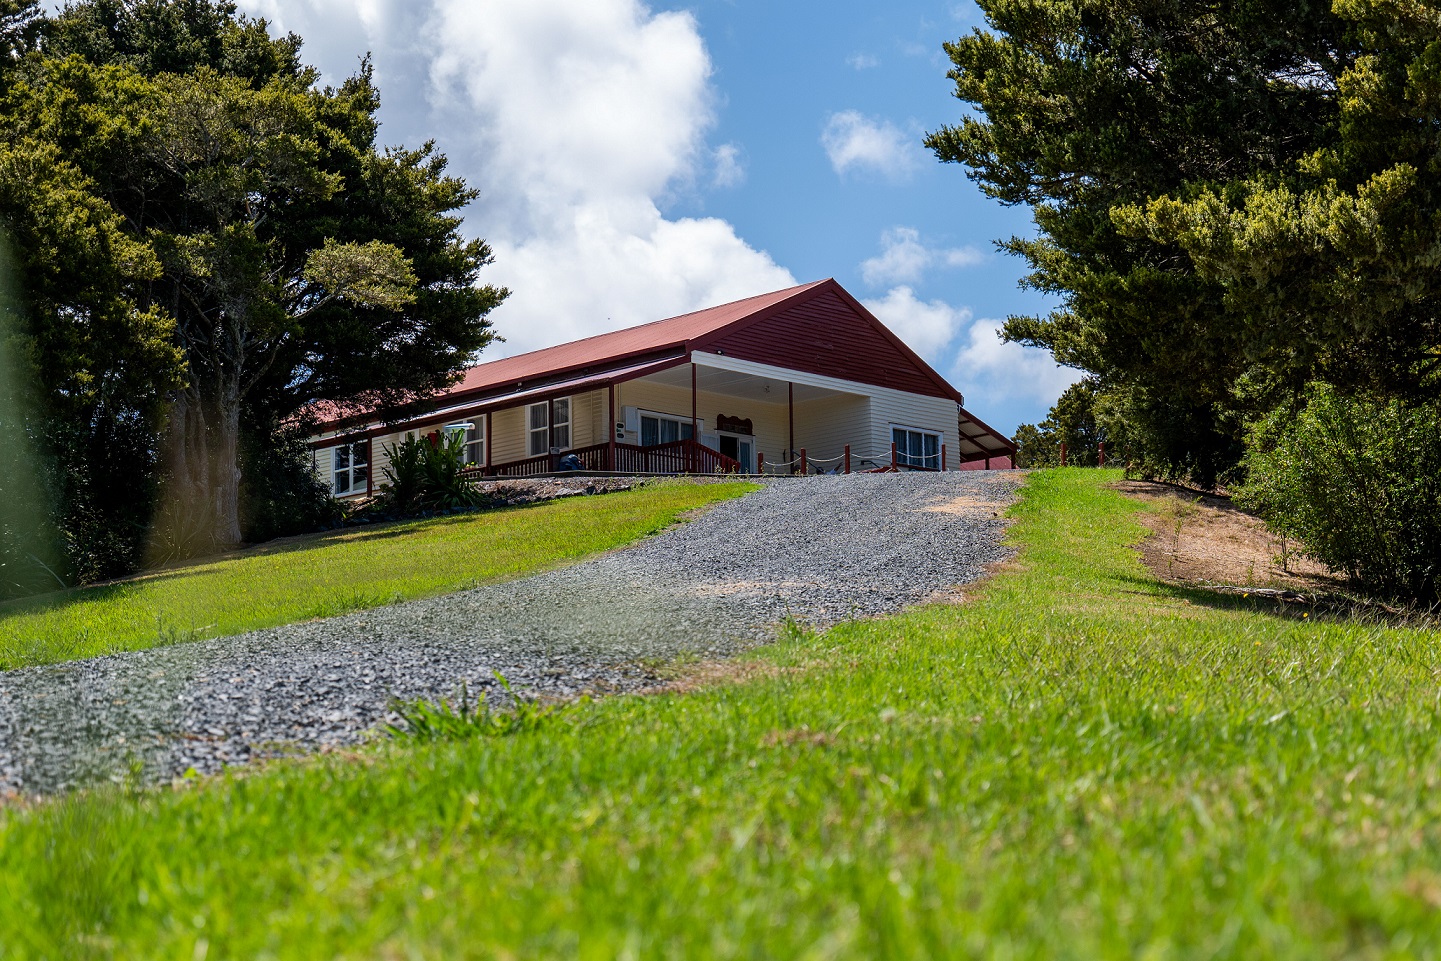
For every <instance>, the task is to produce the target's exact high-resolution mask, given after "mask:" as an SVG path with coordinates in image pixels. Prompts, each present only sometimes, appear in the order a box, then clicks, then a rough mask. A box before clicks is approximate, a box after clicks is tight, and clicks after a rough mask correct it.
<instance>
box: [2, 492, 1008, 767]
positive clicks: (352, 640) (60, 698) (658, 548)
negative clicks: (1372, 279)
mask: <svg viewBox="0 0 1441 961" xmlns="http://www.w3.org/2000/svg"><path fill="white" fill-rule="evenodd" d="M1018 480H1019V478H1018V475H1015V474H1002V473H979V472H977V473H963V474H954V473H953V474H899V475H866V474H853V475H849V476H839V477H834V476H831V477H810V478H803V479H787V480H782V481H773V482H770V483H768V484H767V485H766V486H765V487H764V489H762V490H760V491H758V492H756V493H754V494H750V495H748V496H746V497H744V498H741V499H739V500H735V501H730V502H726V503H724V504H720V505H718V506H716V507H715V508H714V509H712V510H710V511H709V512H707V513H705V514H703V515H702V516H700V517H699V518H697V519H695V520H692V521H691V522H690V523H687V524H684V525H681V526H678V527H675V528H672V529H670V530H668V531H666V532H664V533H662V534H660V535H658V536H656V537H652V538H649V539H647V540H645V541H642V542H640V543H638V544H636V545H634V546H632V547H629V548H627V549H625V550H621V551H617V552H614V553H611V554H608V555H604V556H601V557H598V558H595V559H593V560H589V561H585V562H583V563H580V564H577V565H575V566H573V567H570V568H566V569H564V570H559V571H555V572H551V573H547V574H541V575H538V576H535V577H529V578H525V579H522V580H519V581H514V582H511V583H507V584H497V585H490V586H487V587H481V588H477V589H474V590H470V591H465V592H462V593H459V594H451V595H448V596H445V597H438V598H432V599H429V600H422V601H411V602H407V603H403V604H398V605H395V606H392V607H386V608H379V609H376V610H371V611H364V612H360V613H355V614H349V615H346V616H343V617H337V618H331V619H328V620H324V621H312V622H309V623H305V624H294V625H289V626H286V627H281V628H273V629H270V630H264V631H257V632H254V633H251V634H245V635H241V636H238V637H228V638H216V639H214V640H207V641H199V642H195V643H188V644H178V645H175V646H172V647H165V648H156V649H152V650H148V651H136V652H130V653H125V654H117V655H111V656H108V657H101V658H94V659H91V660H86V661H76V662H70V663H65V664H59V665H53V666H47V667H38V668H27V669H24V670H20V671H11V672H7V673H0V795H3V794H6V793H15V792H25V793H31V792H37V793H49V792H53V791H57V790H62V789H65V788H69V787H74V786H77V785H81V784H85V783H93V782H94V781H96V780H104V779H112V780H113V779H116V778H120V777H123V776H124V775H125V774H126V772H128V771H131V770H141V771H143V772H144V775H145V776H146V777H148V778H152V779H164V778H168V777H173V776H176V775H179V774H182V773H184V772H185V771H187V770H188V769H191V768H194V769H195V770H196V771H199V772H201V773H208V772H213V771H217V770H220V769H221V768H222V767H224V766H225V765H228V764H239V763H244V762H246V761H250V760H253V759H256V758H260V757H269V756H276V755H281V754H287V753H296V752H300V751H307V750H314V749H317V748H324V747H326V746H335V745H341V744H348V743H354V742H356V741H359V740H362V739H363V738H365V737H367V736H371V733H370V732H372V731H373V729H374V728H375V727H376V726H377V725H379V724H383V723H385V722H387V720H392V719H393V716H392V715H389V714H388V705H389V704H390V702H391V700H392V698H402V699H410V698H418V697H426V698H432V699H434V698H440V697H450V696H453V695H454V694H455V693H456V691H457V689H458V688H459V685H460V684H461V683H464V684H465V685H467V686H468V688H469V690H470V691H471V692H472V694H476V693H480V692H484V693H485V694H486V696H487V697H488V698H489V699H490V702H491V703H498V702H500V701H502V700H503V698H504V695H503V692H501V691H500V689H499V684H498V682H497V681H496V680H495V677H494V673H495V672H499V673H500V674H502V675H503V676H504V677H505V678H506V679H507V680H508V681H509V682H510V684H511V686H512V687H513V688H514V689H515V690H516V691H518V692H522V693H524V694H526V695H540V696H558V697H568V696H573V695H577V694H580V693H583V692H591V693H611V692H624V691H635V690H641V689H645V688H647V687H653V686H655V684H656V683H657V680H658V677H657V668H658V667H659V666H660V665H662V664H663V663H664V662H665V661H667V660H671V659H674V658H676V657H678V656H681V655H692V656H698V657H701V658H715V657H724V656H726V655H729V654H733V653H736V652H737V651H740V650H743V649H745V648H746V647H749V646H752V645H755V644H757V643H763V642H765V641H767V640H769V639H771V638H773V637H774V636H775V628H776V625H777V623H778V622H780V621H781V620H782V619H784V618H785V617H787V616H791V617H794V618H795V619H796V620H798V621H802V622H805V623H807V624H810V625H813V626H816V627H825V626H828V625H831V624H834V623H836V622H838V621H841V620H845V619H848V618H853V617H865V616H871V615H880V614H888V613H892V612H895V611H897V610H899V609H901V608H903V607H905V606H907V605H910V604H915V603H917V602H920V601H923V600H925V599H926V598H928V597H931V596H933V595H935V594H936V593H938V592H942V591H945V590H947V589H950V588H952V587H954V586H955V585H958V584H963V583H966V582H969V581H973V580H975V579H977V578H978V577H980V576H981V575H982V574H983V573H984V569H985V567H986V565H988V564H991V563H993V562H995V561H998V560H1002V559H1004V558H1005V557H1006V556H1007V553H1008V552H1007V550H1006V549H1005V548H1003V547H1001V546H1000V545H999V541H1000V539H1001V531H1002V526H1003V522H1002V520H1000V519H999V517H998V516H997V515H998V514H999V513H1001V511H1002V508H1003V507H1004V505H1005V504H1006V503H1007V502H1008V501H1009V500H1010V499H1011V498H1012V497H1013V495H1014V491H1015V487H1016V485H1017V483H1018Z"/></svg>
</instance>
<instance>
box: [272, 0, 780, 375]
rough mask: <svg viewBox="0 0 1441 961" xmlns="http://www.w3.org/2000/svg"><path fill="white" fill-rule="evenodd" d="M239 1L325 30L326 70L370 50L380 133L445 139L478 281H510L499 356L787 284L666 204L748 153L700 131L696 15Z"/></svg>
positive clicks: (481, 1) (524, 0) (291, 24)
mask: <svg viewBox="0 0 1441 961" xmlns="http://www.w3.org/2000/svg"><path fill="white" fill-rule="evenodd" d="M244 5H245V6H246V7H247V9H248V10H250V11H251V12H254V13H261V14H264V15H266V16H268V17H270V18H271V19H272V20H273V21H274V22H275V23H276V24H277V25H278V26H280V27H282V28H283V29H293V30H296V31H298V32H300V33H301V34H302V35H303V36H306V37H307V38H319V39H320V43H321V46H319V47H317V45H316V43H315V42H314V40H312V41H311V42H310V43H309V44H308V46H307V51H306V52H307V57H308V59H310V60H311V61H313V62H315V63H316V64H317V66H319V67H320V68H321V69H322V70H323V71H325V73H326V75H327V78H329V77H332V76H337V77H338V76H343V75H344V74H346V73H348V72H350V71H351V70H353V65H354V62H355V55H356V54H357V53H359V52H363V51H364V50H367V49H369V50H372V51H374V54H375V65H376V72H377V76H378V78H379V81H380V84H381V93H382V96H383V97H384V99H385V108H384V112H383V114H382V117H383V119H384V121H385V124H386V125H385V128H384V130H383V136H384V137H385V139H386V140H387V142H397V141H398V140H401V139H403V140H404V141H405V142H409V143H413V142H416V141H418V140H420V139H423V137H425V136H436V137H437V138H438V140H439V143H440V147H441V149H442V150H443V151H444V152H445V153H446V154H447V155H448V156H449V157H450V159H451V162H452V169H453V170H455V171H456V172H457V173H459V174H461V175H462V176H464V177H465V178H466V180H467V181H469V182H470V183H471V184H472V185H473V186H475V187H477V188H478V189H479V190H480V191H481V198H480V200H479V201H477V203H476V204H475V205H474V206H473V207H472V208H471V209H470V211H469V212H468V215H467V227H468V229H470V230H472V231H473V232H474V233H475V234H477V235H479V236H483V237H485V238H486V239H487V240H488V241H489V242H490V244H491V247H492V248H493V249H494V251H495V255H496V262H495V264H494V265H493V266H491V267H489V268H487V269H486V271H485V280H487V281H488V282H491V283H498V284H504V285H506V286H508V287H510V288H511V289H512V290H513V291H514V293H513V296H512V298H511V299H510V300H509V301H507V302H506V304H505V305H504V306H503V307H502V308H501V309H500V310H499V311H497V312H496V313H495V315H494V316H493V320H494V322H495V323H496V326H497V328H498V329H499V331H500V332H501V333H502V334H503V335H504V336H505V337H506V339H507V343H505V344H503V345H498V346H497V348H496V349H495V353H494V355H495V356H500V355H501V354H503V353H517V352H520V351H522V350H530V349H534V348H538V347H543V346H547V345H549V344H553V343H558V342H560V341H563V340H567V339H570V338H573V337H580V336H586V335H589V334H594V333H599V332H601V331H604V330H610V329H615V328H618V327H622V326H626V325H627V324H632V323H639V322H642V321H648V320H655V319H658V318H661V317H665V316H668V315H670V314H676V313H683V312H685V311H688V310H694V309H697V308H699V307H705V306H710V305H711V304H714V303H719V302H721V301H723V300H732V299H736V298H739V297H744V296H748V295H750V294H756V293H761V292H764V291H767V290H774V289H778V288H781V287H786V286H790V285H792V284H794V283H795V280H794V278H793V277H792V276H791V274H790V273H789V271H787V270H785V269H784V268H782V267H780V266H779V265H777V264H776V263H775V262H774V260H772V258H771V257H770V256H769V255H767V254H766V253H764V252H763V251H758V250H756V249H754V248H753V247H751V246H750V245H749V244H747V243H746V242H745V241H744V240H743V239H742V238H740V237H739V236H738V235H737V234H736V232H735V230H734V228H733V227H732V226H731V225H730V224H729V223H727V222H726V221H723V220H719V219H714V218H707V219H670V218H667V217H666V216H665V214H664V213H663V211H662V210H661V205H662V204H663V203H664V201H665V199H666V198H667V197H668V196H670V195H671V194H672V193H673V192H674V191H677V190H686V189H692V188H694V186H695V185H696V184H697V183H705V182H709V183H710V184H711V185H713V186H733V185H735V184H738V183H740V182H741V180H742V179H743V178H744V165H743V163H742V155H741V151H740V148H739V147H738V146H736V145H732V144H727V145H723V146H721V147H719V148H715V149H712V148H711V147H710V146H709V145H708V144H707V142H706V138H707V135H708V134H709V133H710V131H711V130H712V128H713V126H714V123H715V99H716V95H715V92H714V90H713V88H712V85H711V62H710V57H709V54H708V53H707V51H706V48H705V43H704V41H703V40H702V38H701V36H700V31H699V28H698V26H697V23H696V21H695V18H694V17H693V16H692V15H691V14H690V13H686V12H660V13H655V12H652V11H651V10H650V9H649V8H648V7H646V6H645V5H644V4H643V3H641V2H639V0H478V2H477V0H420V2H411V3H406V2H403V0H284V2H283V3H282V2H281V0H247V2H245V3H244ZM337 36H339V37H340V38H341V39H338V40H337V39H336V38H337ZM337 63H338V64H339V65H338V66H337ZM397 133H399V135H400V136H399V137H397V136H396V134H397Z"/></svg>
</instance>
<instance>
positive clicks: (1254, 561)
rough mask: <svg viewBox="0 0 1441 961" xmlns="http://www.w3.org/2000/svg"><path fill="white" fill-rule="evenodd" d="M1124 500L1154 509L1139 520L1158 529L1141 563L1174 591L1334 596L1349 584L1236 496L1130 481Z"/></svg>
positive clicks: (1148, 540) (1119, 487)
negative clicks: (1202, 588)
mask: <svg viewBox="0 0 1441 961" xmlns="http://www.w3.org/2000/svg"><path fill="white" fill-rule="evenodd" d="M1115 487H1116V489H1117V490H1119V491H1121V492H1122V493H1124V494H1127V495H1129V496H1131V497H1134V498H1136V499H1137V500H1140V501H1144V502H1145V503H1146V504H1148V505H1149V506H1150V507H1151V510H1147V511H1145V512H1143V513H1142V514H1140V515H1139V516H1138V518H1137V519H1138V520H1139V521H1140V522H1141V523H1142V524H1144V525H1145V526H1146V527H1148V528H1150V529H1151V532H1152V533H1151V536H1150V537H1148V538H1146V540H1145V541H1144V542H1143V543H1142V544H1141V559H1142V560H1143V561H1144V562H1145V564H1146V567H1147V568H1149V569H1150V570H1151V571H1152V573H1154V574H1155V575H1156V576H1157V577H1160V578H1161V579H1162V580H1165V581H1169V582H1171V583H1173V584H1204V585H1218V584H1226V585H1234V586H1237V587H1261V588H1281V589H1286V590H1293V591H1298V592H1303V593H1306V592H1323V593H1329V592H1333V591H1339V590H1341V589H1342V588H1343V587H1344V586H1345V584H1344V581H1343V580H1342V579H1341V578H1339V577H1337V576H1336V575H1335V574H1334V573H1333V572H1332V571H1331V570H1330V569H1328V568H1327V567H1326V566H1325V565H1323V564H1319V563H1317V562H1316V561H1313V560H1311V559H1310V558H1306V557H1302V556H1300V555H1299V554H1297V553H1296V551H1295V544H1294V542H1292V543H1286V542H1284V541H1282V540H1281V539H1280V538H1278V537H1276V536H1275V535H1273V534H1272V533H1271V532H1270V531H1268V530H1266V525H1265V524H1263V523H1262V522H1261V520H1260V518H1257V517H1255V516H1253V515H1251V514H1247V513H1246V512H1245V511H1243V510H1241V509H1240V508H1239V507H1237V506H1236V505H1235V504H1234V503H1232V502H1231V499H1230V498H1229V497H1223V496H1216V495H1211V494H1204V493H1201V492H1199V491H1194V490H1189V489H1187V488H1184V487H1177V486H1175V485H1172V484H1160V483H1155V482H1151V481H1123V482H1121V483H1119V484H1117V485H1115Z"/></svg>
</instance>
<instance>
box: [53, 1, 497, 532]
mask: <svg viewBox="0 0 1441 961" xmlns="http://www.w3.org/2000/svg"><path fill="white" fill-rule="evenodd" d="M298 49H299V41H298V39H297V38H294V37H286V38H280V39H273V38H271V37H270V36H269V33H268V29H267V27H266V25H265V23H264V22H263V21H255V20H250V19H248V18H246V17H243V16H241V15H238V14H237V13H236V11H235V8H234V5H233V4H230V3H223V2H213V0H183V2H167V0H90V2H85V3H77V4H73V5H71V6H69V7H67V8H66V10H65V11H64V12H63V13H62V14H61V15H60V16H59V17H58V18H57V19H56V21H55V22H54V23H53V24H52V25H51V28H50V30H49V36H48V39H47V42H46V53H47V55H48V59H47V60H46V61H44V62H43V63H41V64H39V65H37V66H36V67H34V69H33V70H32V76H31V84H30V85H31V87H33V94H32V95H33V96H34V97H36V98H39V99H41V100H45V99H47V98H48V99H49V101H51V102H54V103H56V104H62V105H63V104H74V105H76V106H75V107H71V108H68V109H65V110H60V111H59V113H60V115H61V116H62V117H63V119H64V120H65V122H67V123H71V124H75V123H80V124H82V125H83V124H85V123H90V124H91V125H92V126H99V127H104V128H105V129H106V130H108V131H110V133H111V135H110V136H109V137H108V138H100V139H99V140H98V141H97V138H91V139H90V140H83V141H78V140H76V139H74V138H71V137H69V136H68V134H67V132H66V131H65V130H64V129H60V128H58V127H57V128H55V129H47V130H43V131H40V132H39V133H38V134H37V136H38V137H40V138H41V139H43V138H44V136H46V135H47V134H48V135H49V137H50V141H51V142H52V143H53V144H54V145H55V146H56V148H57V149H58V150H59V151H60V152H61V155H62V156H63V157H64V159H65V160H66V162H68V163H70V164H72V165H74V166H75V167H76V169H77V170H78V171H79V173H80V174H81V175H83V176H84V177H86V178H88V183H90V184H91V185H92V189H91V190H90V194H91V195H92V196H95V197H98V198H100V199H102V200H103V201H104V202H105V203H106V204H108V205H109V207H110V208H111V209H112V210H113V211H114V212H115V213H116V214H118V216H119V217H120V220H121V222H122V223H123V224H124V225H125V233H126V237H127V239H128V240H130V241H132V242H134V243H137V244H140V245H142V246H143V247H144V248H145V251H146V255H147V256H148V258H149V259H150V260H151V261H153V262H155V263H157V264H158V270H156V271H155V275H154V276H153V277H152V278H150V279H149V280H147V282H146V283H145V285H144V287H143V289H142V290H141V291H139V292H138V293H137V295H136V296H135V297H133V298H132V301H131V303H132V304H133V305H134V307H135V308H136V309H137V310H139V311H141V312H158V314H159V315H162V316H163V317H165V318H166V319H167V320H168V321H169V322H170V323H171V324H173V328H174V338H175V343H176V345H177V346H178V347H179V348H180V349H181V351H182V353H183V358H184V367H183V386H182V387H181V389H179V390H178V391H177V392H175V393H174V395H173V397H172V403H171V418H170V420H171V425H172V430H171V438H172V441H171V444H170V465H171V478H170V484H169V487H170V491H171V497H172V499H173V502H174V504H175V505H177V509H176V510H174V511H172V514H173V515H174V516H175V517H176V518H178V519H179V521H180V524H179V526H180V527H181V528H183V530H182V531H180V532H179V533H175V534H173V536H175V537H176V538H177V539H179V540H182V541H184V540H188V541H190V542H191V543H192V544H193V543H195V542H196V540H197V538H203V540H204V541H205V542H215V543H219V544H228V543H233V542H235V541H236V540H238V539H239V537H240V527H239V517H238V508H237V504H238V490H239V485H240V474H239V461H238V454H237V452H238V450H239V447H240V444H239V440H240V435H241V432H242V431H243V430H246V429H247V424H246V421H247V420H249V422H250V423H249V425H248V427H249V429H250V430H253V431H259V432H261V433H264V432H266V431H269V430H271V429H273V428H274V427H275V426H276V425H278V424H280V423H282V422H283V421H285V420H286V419H287V418H290V417H292V416H294V415H296V414H297V412H300V411H303V409H304V408H305V407H306V405H308V404H309V403H311V402H312V401H316V400H334V401H347V400H355V399H363V400H367V401H380V402H384V403H400V402H403V401H405V400H407V399H411V398H413V397H414V396H416V395H417V394H423V393H426V392H429V391H433V390H435V389H438V388H440V387H442V386H444V385H445V384H447V383H448V382H449V381H450V380H451V379H452V378H453V376H454V375H455V374H456V373H457V372H458V371H459V370H460V369H461V368H463V367H464V366H465V365H466V364H467V363H468V361H469V359H470V358H471V357H472V356H473V354H474V353H475V352H476V351H478V350H480V349H481V348H483V347H484V346H485V344H486V343H487V342H488V341H489V340H490V337H491V333H490V329H489V325H488V321H487V319H486V317H487V314H488V312H489V311H490V310H491V309H493V308H494V307H495V306H496V305H498V304H499V303H500V302H501V300H503V298H504V297H505V294H506V292H505V291H504V290H502V289H498V288H494V287H491V286H487V285H481V284H479V283H478V274H479V271H480V269H481V268H482V267H483V266H484V265H485V264H486V263H488V262H489V260H490V251H489V249H488V248H487V247H486V246H485V244H484V243H483V242H480V241H467V240H465V239H464V238H463V237H462V236H461V221H460V218H459V216H458V211H459V210H460V209H461V208H463V207H464V206H465V205H466V204H468V203H469V202H470V200H471V199H472V198H473V196H474V194H473V193H472V192H471V191H470V190H469V189H468V188H466V186H465V185H464V183H463V182H461V181H459V180H458V179H456V178H452V177H449V176H447V175H446V174H445V161H444V158H443V157H440V156H439V155H438V154H436V153H435V151H434V148H433V147H431V146H430V145H426V146H424V147H422V148H419V149H417V150H392V151H382V150H379V149H378V148H377V146H376V143H375V138H376V131H377V124H376V122H375V118H374V114H375V111H376V110H377V109H378V106H379V98H378V96H377V94H376V91H375V89H374V86H373V84H372V81H371V75H370V71H369V67H368V64H367V65H363V66H362V69H361V71H360V72H359V73H358V74H357V75H356V76H355V77H354V78H352V79H351V80H350V81H348V82H347V83H345V84H343V85H342V86H341V87H340V88H338V89H336V88H320V87H318V86H317V84H316V82H315V75H314V72H313V71H311V70H309V69H308V68H305V67H304V66H303V65H302V64H301V63H300V61H299V58H298ZM77 118H78V119H77ZM95 118H100V119H95ZM111 118H123V120H120V119H115V122H113V123H111V124H109V125H107V123H106V121H107V120H110V119H111ZM61 127H63V124H62V125H61ZM112 128H113V129H112ZM61 312H63V309H62V311H61Z"/></svg>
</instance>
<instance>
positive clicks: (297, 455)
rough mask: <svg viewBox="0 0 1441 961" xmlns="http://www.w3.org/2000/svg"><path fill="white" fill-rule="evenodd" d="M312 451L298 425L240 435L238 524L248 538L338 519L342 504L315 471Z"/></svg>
mask: <svg viewBox="0 0 1441 961" xmlns="http://www.w3.org/2000/svg"><path fill="white" fill-rule="evenodd" d="M313 456H314V455H313V454H312V453H311V450H310V445H309V444H307V443H306V441H305V436H304V433H303V432H302V431H299V430H276V431H273V432H264V431H255V432H250V433H247V434H245V435H244V436H243V437H242V439H241V451H240V459H241V477H242V478H243V480H242V481H241V484H240V529H241V533H242V535H243V536H244V537H245V540H246V541H248V542H250V543H252V544H257V543H260V542H262V541H268V540H274V539H275V538H277V537H290V536H292V535H295V534H309V533H312V532H314V531H322V530H328V529H329V528H332V527H334V526H335V525H336V524H338V523H340V520H341V518H342V516H343V510H342V508H341V505H340V503H339V502H338V501H337V500H336V499H335V498H334V496H332V495H331V493H330V487H329V486H328V485H327V484H326V483H325V482H324V481H322V480H321V479H320V478H319V477H317V476H316V474H315V467H314V462H313V460H312V458H313Z"/></svg>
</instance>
